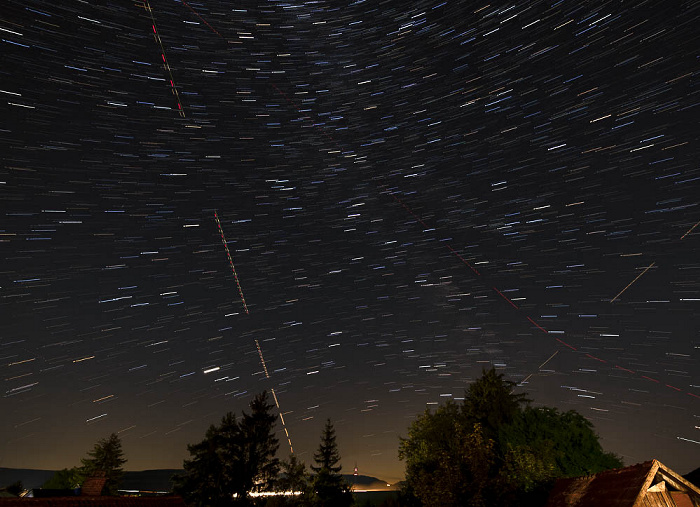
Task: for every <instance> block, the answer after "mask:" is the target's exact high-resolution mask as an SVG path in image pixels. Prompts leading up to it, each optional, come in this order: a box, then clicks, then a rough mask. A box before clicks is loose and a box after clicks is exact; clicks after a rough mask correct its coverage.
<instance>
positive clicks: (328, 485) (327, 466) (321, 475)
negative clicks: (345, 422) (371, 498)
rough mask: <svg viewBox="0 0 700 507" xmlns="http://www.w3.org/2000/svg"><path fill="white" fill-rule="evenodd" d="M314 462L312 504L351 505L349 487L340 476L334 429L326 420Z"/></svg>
mask: <svg viewBox="0 0 700 507" xmlns="http://www.w3.org/2000/svg"><path fill="white" fill-rule="evenodd" d="M314 462H315V463H316V465H311V469H312V470H313V471H314V472H315V474H314V476H313V489H314V493H315V498H314V504H315V505H318V506H323V507H345V506H348V505H351V504H352V503H353V497H352V493H351V492H350V487H349V486H348V485H347V484H346V482H345V479H344V478H343V476H342V475H341V474H340V471H341V470H342V466H341V465H340V452H338V445H337V443H336V441H335V429H334V428H333V424H332V423H331V420H330V419H328V420H326V425H325V427H324V428H323V432H322V433H321V443H320V445H319V447H318V450H317V451H316V452H315V453H314Z"/></svg>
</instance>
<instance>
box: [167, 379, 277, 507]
mask: <svg viewBox="0 0 700 507" xmlns="http://www.w3.org/2000/svg"><path fill="white" fill-rule="evenodd" d="M250 408H251V413H250V414H246V413H245V412H244V413H243V417H242V418H241V419H240V420H237V419H236V416H235V415H234V414H233V413H231V412H229V413H227V414H226V415H225V416H224V417H223V418H222V419H221V424H220V425H219V426H215V425H212V426H210V427H209V430H207V433H206V435H205V437H204V440H202V441H201V442H199V443H198V444H194V445H188V446H187V450H188V451H189V453H190V456H191V459H189V460H185V462H184V463H183V468H184V469H185V473H184V474H183V475H179V476H176V477H175V492H176V493H178V494H180V495H182V496H183V497H184V498H185V500H186V501H187V502H188V504H191V505H195V506H201V507H222V506H228V505H249V504H250V503H251V499H250V497H249V495H250V493H252V492H255V491H270V490H272V484H273V481H274V479H275V478H276V476H277V472H278V470H279V460H278V459H277V458H276V457H275V454H276V452H277V448H278V447H279V443H278V440H277V438H276V437H275V434H274V426H275V422H276V420H277V416H276V415H274V414H272V413H271V411H272V408H273V405H272V404H270V403H268V397H267V393H266V392H262V393H261V394H258V395H257V396H256V397H255V399H254V400H253V401H252V402H251V403H250ZM234 495H235V498H234Z"/></svg>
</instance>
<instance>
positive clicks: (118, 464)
mask: <svg viewBox="0 0 700 507" xmlns="http://www.w3.org/2000/svg"><path fill="white" fill-rule="evenodd" d="M87 454H88V457H87V458H83V459H82V460H81V462H82V466H81V467H80V472H79V474H80V475H81V476H82V477H83V478H87V477H90V476H91V475H95V474H96V473H101V472H104V476H105V478H106V479H107V481H106V482H105V485H104V488H102V494H103V495H116V494H117V489H118V488H119V485H120V484H121V480H122V477H123V476H124V469H123V468H122V466H123V465H124V463H126V459H125V458H124V453H123V452H122V441H121V439H120V438H119V435H117V434H116V433H112V434H111V435H110V436H109V437H107V438H102V439H100V440H98V441H97V443H96V444H95V447H93V449H92V450H91V451H88V453H87Z"/></svg>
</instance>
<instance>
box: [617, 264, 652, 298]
mask: <svg viewBox="0 0 700 507" xmlns="http://www.w3.org/2000/svg"><path fill="white" fill-rule="evenodd" d="M654 264H656V262H652V263H651V264H649V265H648V266H647V267H646V268H645V269H644V271H642V272H641V273H639V275H637V278H635V279H634V280H632V281H631V282H630V283H628V284H627V287H625V288H624V289H622V290H621V291H620V292H619V293H618V294H617V296H615V297H614V298H612V299H611V300H610V302H611V303H612V302H613V301H615V300H616V299H617V298H619V297H620V296H621V295H622V293H623V292H625V291H626V290H627V289H629V288H630V286H631V285H632V284H633V283H634V282H636V281H637V280H639V279H640V278H641V276H642V275H643V274H644V273H646V272H647V271H649V270H650V269H651V268H652V267H654Z"/></svg>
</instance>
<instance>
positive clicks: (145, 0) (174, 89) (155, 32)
mask: <svg viewBox="0 0 700 507" xmlns="http://www.w3.org/2000/svg"><path fill="white" fill-rule="evenodd" d="M143 6H144V8H145V9H146V10H147V11H148V14H150V16H151V22H152V23H153V25H152V28H153V38H154V39H155V40H156V42H157V43H158V45H159V46H160V57H161V58H162V60H163V68H164V69H165V70H166V71H167V72H168V75H169V76H170V90H171V91H172V93H173V95H175V100H177V108H178V113H180V116H182V117H183V118H184V117H185V111H184V110H183V109H182V102H181V101H180V94H179V93H178V91H177V87H176V86H175V81H174V79H173V73H172V71H171V70H170V64H169V63H168V59H167V58H166V57H165V48H164V47H163V41H161V40H160V35H159V34H158V29H157V28H156V18H155V17H154V16H153V9H151V4H150V2H149V1H148V0H143Z"/></svg>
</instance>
